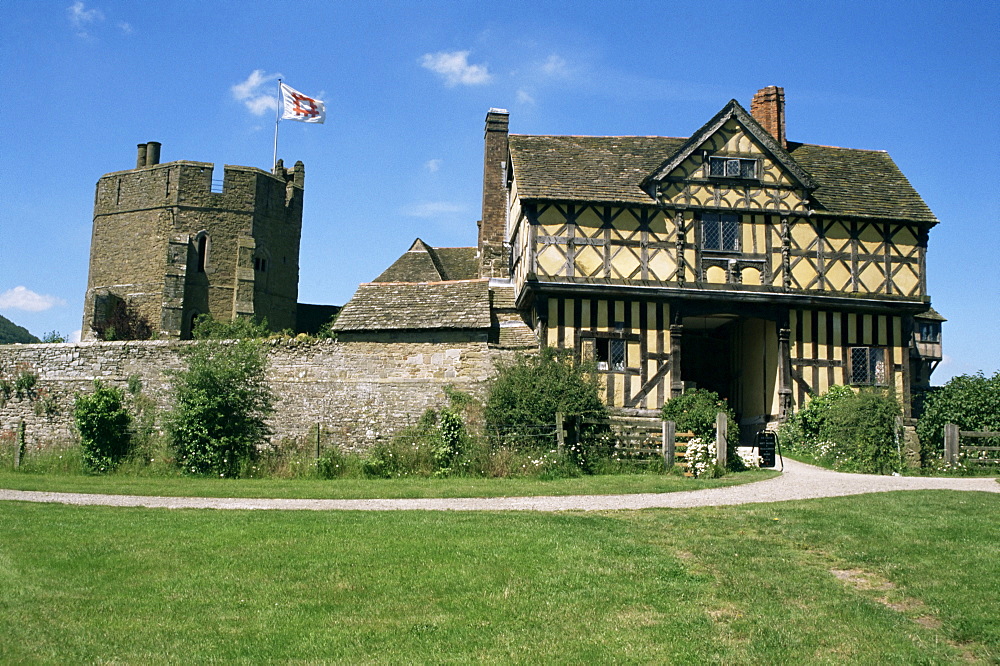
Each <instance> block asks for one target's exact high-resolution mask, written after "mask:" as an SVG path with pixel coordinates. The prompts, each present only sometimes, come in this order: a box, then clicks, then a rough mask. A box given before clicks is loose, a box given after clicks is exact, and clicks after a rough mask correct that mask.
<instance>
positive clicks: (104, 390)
mask: <svg viewBox="0 0 1000 666" xmlns="http://www.w3.org/2000/svg"><path fill="white" fill-rule="evenodd" d="M124 403H125V392H124V391H122V390H121V389H120V388H114V387H111V386H105V385H104V384H102V383H101V382H100V381H95V382H94V392H93V393H91V394H89V395H87V394H79V395H77V396H76V403H75V405H74V407H73V418H74V421H75V422H76V429H77V431H79V433H80V446H81V448H82V454H83V464H84V466H86V468H87V469H89V470H90V471H92V472H109V471H111V470H113V469H115V468H116V467H117V466H118V465H119V464H120V463H121V462H122V460H124V459H125V458H126V456H128V454H129V452H130V451H131V444H132V433H131V429H130V426H131V424H132V417H131V416H129V413H128V411H127V410H126V409H125V404H124Z"/></svg>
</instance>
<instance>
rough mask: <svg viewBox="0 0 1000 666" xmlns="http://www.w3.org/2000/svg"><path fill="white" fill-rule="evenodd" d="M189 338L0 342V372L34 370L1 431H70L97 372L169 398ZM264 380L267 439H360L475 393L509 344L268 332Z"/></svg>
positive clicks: (41, 436)
mask: <svg viewBox="0 0 1000 666" xmlns="http://www.w3.org/2000/svg"><path fill="white" fill-rule="evenodd" d="M190 344H197V343H191V342H179V341H143V342H82V343H66V344H33V345H3V346H0V379H4V380H8V381H13V379H14V377H15V376H16V375H17V374H18V373H19V372H22V371H26V372H30V373H33V374H34V375H36V376H37V377H38V382H37V385H36V387H35V391H34V395H33V396H30V397H29V396H22V397H17V396H16V395H10V396H9V397H7V398H4V396H3V394H2V393H0V441H6V440H11V441H12V440H13V435H14V433H15V432H16V431H17V429H18V427H19V424H20V423H21V421H22V420H23V422H24V424H25V433H26V441H27V445H28V447H42V448H44V447H47V446H56V445H62V444H65V443H67V442H71V441H75V440H76V435H75V433H74V431H73V400H74V397H75V395H76V394H77V393H79V392H90V391H92V390H93V383H94V380H95V379H100V380H101V381H103V382H106V383H107V384H110V385H113V386H122V387H125V386H126V385H127V384H128V381H129V378H130V377H132V376H136V377H138V378H139V379H140V380H141V382H142V387H143V388H142V390H143V392H144V393H145V394H146V395H148V396H150V397H151V398H153V399H154V400H155V401H156V403H157V405H158V407H159V408H160V410H161V412H160V413H161V415H162V413H163V411H165V410H168V409H169V408H170V398H171V391H170V386H171V375H170V372H171V371H172V370H181V369H183V368H184V367H185V364H184V361H183V358H182V356H181V354H180V352H181V350H182V349H183V348H184V347H185V346H186V345H190ZM264 344H265V346H266V348H267V354H268V370H267V376H268V380H269V382H270V384H271V386H272V388H273V389H274V392H275V394H276V395H277V397H278V400H277V402H276V411H275V414H274V416H273V418H272V419H271V426H272V428H273V430H274V438H273V440H274V441H278V440H280V439H283V438H286V437H303V436H310V435H312V434H314V433H315V432H316V427H317V424H318V425H319V426H320V428H321V432H322V433H323V440H324V443H327V442H329V443H335V444H337V445H339V446H342V447H344V448H348V449H363V448H366V447H368V446H371V445H372V444H373V443H375V442H376V441H379V440H380V439H385V438H388V437H391V436H392V435H393V434H394V433H395V432H397V431H398V430H399V429H401V428H402V427H405V426H407V425H410V424H413V423H414V422H415V421H416V420H417V419H418V418H419V417H420V415H421V414H422V413H423V412H424V411H425V410H426V409H427V408H428V407H440V406H443V405H444V404H446V401H447V399H446V397H445V393H444V389H445V387H446V386H448V385H451V386H454V387H455V388H457V389H459V390H463V391H467V392H471V393H481V392H482V391H483V389H484V382H485V380H486V379H487V378H488V377H489V376H490V373H491V372H492V370H493V359H494V358H496V356H497V355H498V354H507V353H510V352H503V351H499V350H495V349H490V348H489V347H488V345H487V344H486V343H485V342H448V343H418V342H400V343H389V344H387V343H378V342H338V341H331V340H320V341H300V340H295V339H291V340H274V341H267V342H265V343H264Z"/></svg>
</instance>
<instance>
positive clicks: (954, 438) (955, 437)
mask: <svg viewBox="0 0 1000 666" xmlns="http://www.w3.org/2000/svg"><path fill="white" fill-rule="evenodd" d="M963 437H966V438H974V439H985V438H991V439H1000V432H989V431H986V430H959V429H958V426H957V425H955V424H954V423H948V424H945V426H944V459H945V461H946V462H948V463H949V464H952V465H955V464H957V463H958V462H959V459H960V457H961V454H963V453H964V454H965V460H966V461H967V462H976V463H983V464H991V463H1000V446H973V445H968V444H962V438H963ZM990 453H993V454H994V455H992V456H991V455H989V454H990ZM970 454H971V455H970Z"/></svg>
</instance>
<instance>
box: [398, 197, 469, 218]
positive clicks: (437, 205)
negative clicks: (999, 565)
mask: <svg viewBox="0 0 1000 666" xmlns="http://www.w3.org/2000/svg"><path fill="white" fill-rule="evenodd" d="M462 212H465V207H464V206H460V205H458V204H456V203H451V202H449V201H425V202H422V203H417V204H413V205H411V206H408V207H406V208H404V209H403V210H402V213H403V215H406V216H407V217H420V218H429V217H437V216H439V215H452V214H454V213H462Z"/></svg>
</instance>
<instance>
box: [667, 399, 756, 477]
mask: <svg viewBox="0 0 1000 666" xmlns="http://www.w3.org/2000/svg"><path fill="white" fill-rule="evenodd" d="M719 412H723V413H725V415H726V420H727V427H728V437H727V442H726V453H727V455H726V464H727V466H728V467H729V468H730V469H733V470H737V471H738V470H742V469H743V461H742V458H740V457H739V455H737V453H736V448H737V446H739V442H740V430H739V425H738V424H737V423H736V414H735V413H734V412H733V410H732V408H731V407H730V406H729V403H728V402H727V401H726V400H724V399H722V398H720V397H719V394H718V393H715V392H714V391H709V390H706V389H689V390H687V391H685V392H684V393H683V394H682V395H679V396H677V397H676V398H671V399H670V400H667V401H666V402H665V403H663V409H662V414H663V420H664V421H673V422H674V423H676V424H677V432H687V431H691V432H693V433H694V434H695V435H696V436H697V437H699V438H701V439H702V440H704V441H705V442H712V446H713V449H714V446H715V444H714V442H715V439H716V437H715V419H716V415H717V414H718V413H719ZM689 462H690V461H689ZM713 464H714V463H713Z"/></svg>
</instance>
